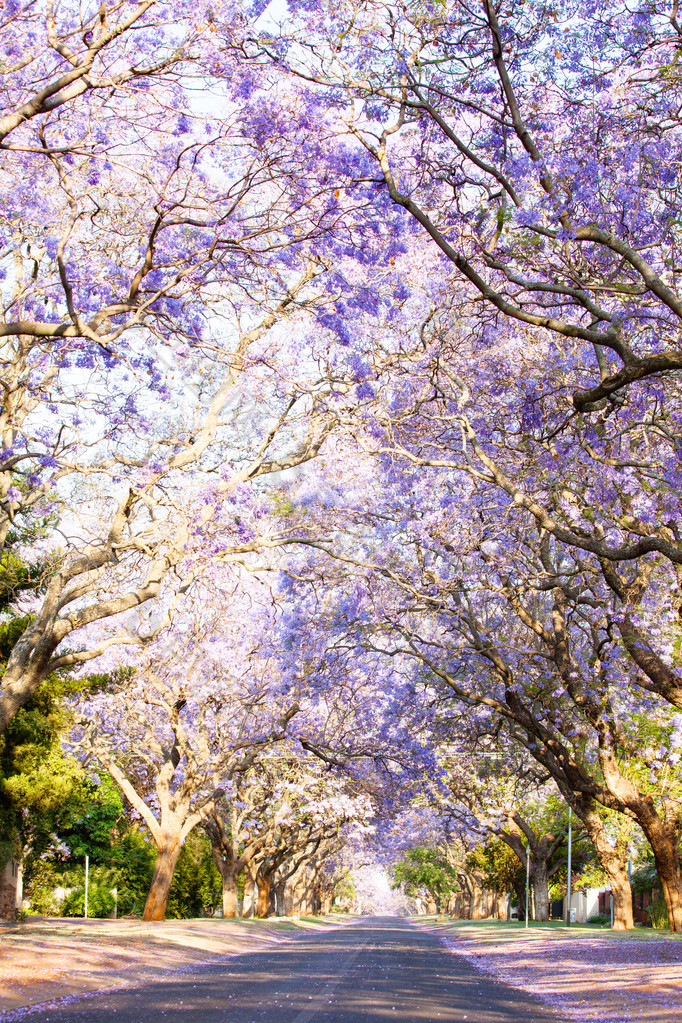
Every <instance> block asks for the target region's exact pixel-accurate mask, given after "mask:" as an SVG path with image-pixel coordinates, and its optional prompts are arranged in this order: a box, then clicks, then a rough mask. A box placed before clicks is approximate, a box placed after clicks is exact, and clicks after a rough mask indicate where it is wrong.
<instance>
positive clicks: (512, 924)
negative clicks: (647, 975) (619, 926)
mask: <svg viewBox="0 0 682 1023" xmlns="http://www.w3.org/2000/svg"><path fill="white" fill-rule="evenodd" d="M415 919H417V920H428V921H429V922H431V923H439V924H443V925H445V926H446V927H448V928H452V929H453V930H459V931H471V932H474V933H475V936H476V937H477V938H480V939H481V940H484V941H485V940H486V938H490V939H492V938H494V937H503V936H504V937H513V936H516V937H522V936H524V935H526V936H528V937H530V936H531V935H532V934H537V932H538V931H542V932H543V933H544V934H546V935H547V936H548V937H549V936H550V935H551V936H552V937H556V938H570V937H574V938H579V937H590V938H595V937H602V938H604V937H609V938H619V939H620V938H623V939H630V940H632V939H634V940H644V941H651V940H652V939H656V938H672V939H674V940H682V934H671V933H670V932H669V931H663V930H654V929H652V928H650V927H637V928H635V929H634V930H632V931H613V930H611V928H610V927H609V926H608V925H606V924H571V926H570V927H567V926H566V924H565V923H564V922H563V920H548V921H547V922H544V921H543V922H541V921H535V920H531V921H530V922H529V925H528V927H526V925H525V923H524V922H523V921H520V922H518V921H516V920H455V919H453V918H451V917H444V916H428V917H427V916H421V917H416V918H415ZM474 933H472V935H471V936H472V937H473V936H474Z"/></svg>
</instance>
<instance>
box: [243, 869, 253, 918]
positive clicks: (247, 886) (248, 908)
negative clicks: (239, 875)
mask: <svg viewBox="0 0 682 1023" xmlns="http://www.w3.org/2000/svg"><path fill="white" fill-rule="evenodd" d="M255 884H256V879H255V871H254V868H253V866H252V864H251V863H247V865H246V866H245V867H244V905H243V907H242V916H243V917H244V919H245V920H250V919H251V917H252V916H253V915H254V909H255V900H254V897H253V895H254V886H255Z"/></svg>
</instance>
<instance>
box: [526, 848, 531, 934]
mask: <svg viewBox="0 0 682 1023" xmlns="http://www.w3.org/2000/svg"><path fill="white" fill-rule="evenodd" d="M529 890H530V847H529V846H526V927H528V894H529Z"/></svg>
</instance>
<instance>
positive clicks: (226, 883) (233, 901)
mask: <svg viewBox="0 0 682 1023" xmlns="http://www.w3.org/2000/svg"><path fill="white" fill-rule="evenodd" d="M222 876H223V916H224V917H225V919H227V920H233V919H234V918H235V917H236V916H238V915H239V914H238V912H237V909H238V901H237V878H236V875H235V874H234V873H233V872H232V871H229V870H226V871H225V873H224V874H223V875H222Z"/></svg>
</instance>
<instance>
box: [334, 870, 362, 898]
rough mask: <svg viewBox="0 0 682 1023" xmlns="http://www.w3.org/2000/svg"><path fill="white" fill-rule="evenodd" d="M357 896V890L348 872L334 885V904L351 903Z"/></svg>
mask: <svg viewBox="0 0 682 1023" xmlns="http://www.w3.org/2000/svg"><path fill="white" fill-rule="evenodd" d="M357 894H358V893H357V889H356V887H355V885H354V883H353V877H352V875H351V872H350V871H348V872H347V873H346V874H344V875H343V877H341V878H340V879H339V880H338V881H337V882H336V884H335V885H334V902H338V903H342V902H347V903H351V902H353V900H354V899H355V897H356V896H357Z"/></svg>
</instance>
